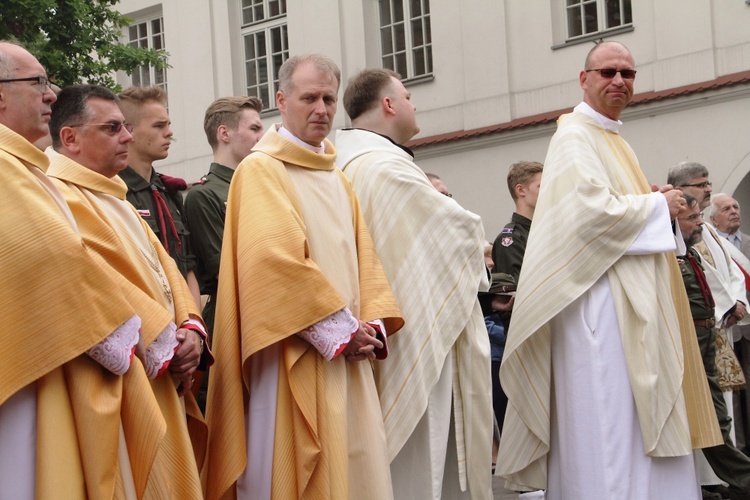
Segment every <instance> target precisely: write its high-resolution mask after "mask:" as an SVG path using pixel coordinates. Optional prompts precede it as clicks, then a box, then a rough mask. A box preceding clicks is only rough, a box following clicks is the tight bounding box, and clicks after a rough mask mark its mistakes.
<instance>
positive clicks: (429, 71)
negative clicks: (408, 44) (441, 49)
mask: <svg viewBox="0 0 750 500" xmlns="http://www.w3.org/2000/svg"><path fill="white" fill-rule="evenodd" d="M425 50H426V51H427V52H426V54H425V64H426V65H427V68H426V69H427V74H432V45H428V46H427V47H426V48H425Z"/></svg>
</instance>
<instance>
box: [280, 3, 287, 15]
mask: <svg viewBox="0 0 750 500" xmlns="http://www.w3.org/2000/svg"><path fill="white" fill-rule="evenodd" d="M281 13H282V14H286V0H281Z"/></svg>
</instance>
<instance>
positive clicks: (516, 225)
mask: <svg viewBox="0 0 750 500" xmlns="http://www.w3.org/2000/svg"><path fill="white" fill-rule="evenodd" d="M530 229H531V219H527V218H526V217H524V216H523V215H520V214H518V213H516V212H513V215H512V216H511V218H510V222H509V223H507V224H506V225H505V227H504V228H503V230H502V231H500V234H498V235H497V238H495V243H493V244H492V261H493V262H494V263H495V267H493V268H492V272H493V273H508V274H510V275H511V276H513V277H514V278H515V280H516V283H518V276H519V275H520V274H521V264H522V263H523V254H524V253H525V252H526V241H527V240H528V239H529V230H530ZM511 314H512V311H510V312H499V313H498V315H499V316H500V320H501V321H502V323H503V326H504V327H505V332H506V335H507V333H508V327H509V326H510V317H511Z"/></svg>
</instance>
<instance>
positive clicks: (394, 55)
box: [378, 0, 434, 80]
mask: <svg viewBox="0 0 750 500" xmlns="http://www.w3.org/2000/svg"><path fill="white" fill-rule="evenodd" d="M413 2H417V3H418V4H419V6H420V12H416V13H413V12H412V3H413ZM399 7H400V8H399ZM384 13H388V14H390V16H389V18H384ZM394 14H396V15H394ZM430 16H431V12H430V0H379V2H378V26H379V30H378V31H379V35H380V36H379V38H380V64H381V65H382V66H383V67H384V68H387V69H391V70H393V71H396V72H397V73H400V74H401V78H402V79H404V80H411V79H418V78H423V77H429V76H432V74H433V72H434V67H433V57H432V26H431V17H430ZM416 28H418V29H416ZM401 31H403V40H402V39H400V37H399V35H400V32H401ZM420 36H421V40H420V39H419V38H420ZM420 42H421V43H420Z"/></svg>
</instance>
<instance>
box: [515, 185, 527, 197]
mask: <svg viewBox="0 0 750 500" xmlns="http://www.w3.org/2000/svg"><path fill="white" fill-rule="evenodd" d="M513 190H514V191H515V192H516V198H524V197H525V196H526V186H524V185H523V184H521V183H520V182H519V183H518V184H516V185H515V186H513Z"/></svg>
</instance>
